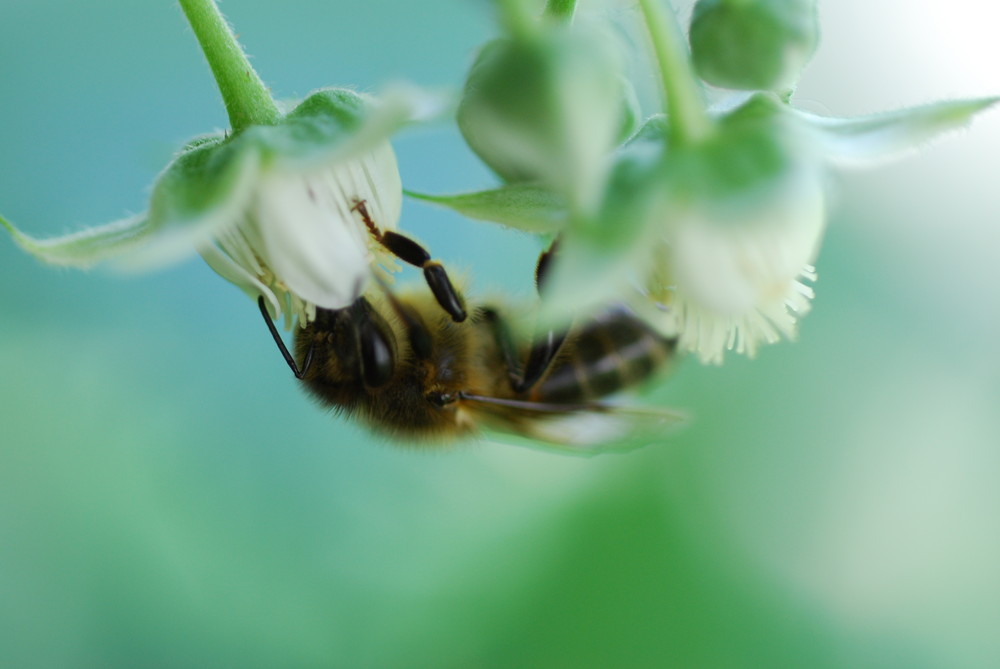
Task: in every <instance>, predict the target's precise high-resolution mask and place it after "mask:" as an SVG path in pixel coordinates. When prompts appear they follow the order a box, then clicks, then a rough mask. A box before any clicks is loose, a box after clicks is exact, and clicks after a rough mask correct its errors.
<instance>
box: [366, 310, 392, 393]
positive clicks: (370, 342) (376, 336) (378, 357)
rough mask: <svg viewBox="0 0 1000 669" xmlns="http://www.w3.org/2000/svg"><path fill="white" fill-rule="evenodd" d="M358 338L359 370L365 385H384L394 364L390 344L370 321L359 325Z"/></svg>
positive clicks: (389, 377)
mask: <svg viewBox="0 0 1000 669" xmlns="http://www.w3.org/2000/svg"><path fill="white" fill-rule="evenodd" d="M360 340H361V341H360V343H361V372H362V376H363V377H364V381H365V385H367V386H368V387H370V388H379V387H381V386H384V385H385V384H386V383H388V382H389V379H391V378H392V373H393V369H394V368H395V365H396V360H395V356H394V355H393V352H392V345H391V344H390V343H389V340H388V339H387V338H386V336H385V334H384V333H383V332H382V331H381V330H379V328H378V327H377V326H376V325H375V324H374V323H372V322H371V321H366V322H365V323H364V325H363V326H362V327H361V331H360Z"/></svg>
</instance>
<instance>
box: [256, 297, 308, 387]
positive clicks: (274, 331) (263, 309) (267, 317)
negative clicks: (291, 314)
mask: <svg viewBox="0 0 1000 669" xmlns="http://www.w3.org/2000/svg"><path fill="white" fill-rule="evenodd" d="M257 306H258V307H259V308H260V313H261V315H262V316H263V317H264V322H265V323H266V324H267V329H268V331H269V332H270V333H271V337H273V338H274V343H275V344H277V345H278V350H279V351H281V356H282V357H283V358H284V359H285V362H287V363H288V367H289V368H290V369H291V370H292V374H294V375H295V378H297V379H302V378H303V377H304V376H305V375H306V372H307V371H309V366H310V365H311V364H312V359H313V344H312V343H311V342H310V344H309V348H308V349H307V350H306V358H305V360H303V361H302V369H301V370H300V369H299V366H298V365H297V364H295V358H293V357H292V354H291V353H289V352H288V348H287V347H286V346H285V342H284V340H283V339H282V338H281V334H280V333H279V332H278V328H276V327H274V321H273V320H272V319H271V314H269V313H268V311H267V304H266V303H265V302H264V296H263V295H261V296H260V297H258V298H257Z"/></svg>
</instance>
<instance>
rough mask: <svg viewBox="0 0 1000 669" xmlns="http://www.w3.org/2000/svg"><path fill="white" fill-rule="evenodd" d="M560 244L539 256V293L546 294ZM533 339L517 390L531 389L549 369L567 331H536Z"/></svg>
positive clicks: (536, 275) (554, 245) (537, 267)
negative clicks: (553, 259) (549, 276)
mask: <svg viewBox="0 0 1000 669" xmlns="http://www.w3.org/2000/svg"><path fill="white" fill-rule="evenodd" d="M558 244H559V240H558V239H557V240H556V241H554V242H552V245H551V246H549V248H548V249H547V250H545V251H542V253H541V255H539V256H538V264H537V265H536V266H535V286H536V288H537V289H538V294H539V295H544V294H545V281H546V278H547V277H548V272H549V269H550V267H551V266H552V258H553V256H555V255H556V253H557V252H558ZM532 341H533V342H534V344H533V345H532V347H531V351H530V352H529V353H528V362H527V363H526V364H525V365H524V376H523V377H522V379H521V382H520V383H519V384H518V385H517V386H516V387H515V390H516V391H517V392H520V393H523V392H526V391H528V390H530V389H531V387H532V386H534V385H535V384H536V383H538V380H539V379H541V378H542V376H543V375H544V374H545V372H546V370H548V368H549V365H551V364H552V361H553V360H555V357H556V354H557V353H558V352H559V348H560V347H561V346H562V344H563V342H564V341H566V331H565V330H564V331H563V332H560V333H556V332H554V331H552V330H546V331H545V332H537V331H536V332H535V337H534V339H533V340H532Z"/></svg>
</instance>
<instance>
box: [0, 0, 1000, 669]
mask: <svg viewBox="0 0 1000 669" xmlns="http://www.w3.org/2000/svg"><path fill="white" fill-rule="evenodd" d="M582 5H583V6H584V7H586V6H587V5H588V2H587V0H583V1H582ZM679 6H681V7H682V11H683V12H685V13H686V11H687V9H686V8H685V7H686V5H679ZM223 8H224V10H225V11H226V13H227V14H228V16H229V17H230V19H231V20H232V21H233V23H234V24H235V25H236V27H237V30H238V32H239V33H240V36H241V40H242V41H243V43H244V44H245V45H246V47H247V49H248V51H249V52H250V54H251V55H252V57H253V62H254V63H255V64H256V66H257V67H258V69H259V71H260V73H261V75H262V76H263V78H264V79H265V80H266V81H267V82H269V84H270V85H271V86H272V87H273V89H274V91H275V93H276V95H278V96H281V97H295V96H301V95H303V94H305V93H307V92H308V91H309V90H311V89H312V88H315V87H318V86H323V85H353V86H357V87H359V88H361V89H364V90H372V91H377V90H378V88H379V87H380V86H382V85H383V84H384V83H385V82H388V81H392V80H398V79H407V80H413V81H416V82H419V83H421V84H423V85H428V86H444V87H447V86H453V85H456V84H457V83H458V82H459V81H460V80H461V77H462V74H463V72H464V70H465V68H466V67H467V66H468V64H469V62H470V59H471V56H472V53H473V51H474V49H475V47H476V46H477V45H478V44H480V43H481V42H482V41H483V40H484V39H486V38H487V37H488V36H489V35H490V34H491V31H492V24H491V19H490V16H489V14H488V5H487V3H485V2H469V1H468V0H433V1H432V0H425V1H424V2H389V1H385V2H382V1H375V2H337V3H334V2H319V1H314V2H306V1H293V2H288V3H282V4H280V5H279V4H278V3H272V2H262V1H256V0H255V1H251V0H244V1H242V2H241V1H238V0H229V1H228V2H225V3H223ZM822 11H823V31H824V37H823V42H822V44H821V46H820V50H819V52H818V54H817V56H816V58H815V60H814V61H813V63H812V64H811V66H810V67H809V69H808V70H807V72H806V74H805V76H804V78H803V80H802V84H801V87H800V89H799V91H798V95H797V100H799V103H800V104H801V105H802V106H804V107H806V108H808V109H811V110H813V111H828V112H830V113H833V114H842V115H847V114H859V113H868V112H873V111H877V110H880V109H885V108H890V107H896V106H901V105H910V104H918V103H923V102H929V101H932V100H935V99H940V98H945V97H958V96H981V95H987V94H996V93H998V92H1000V75H998V74H997V72H998V70H997V69H996V67H995V64H996V63H997V62H1000V47H998V46H997V42H996V40H995V36H994V32H995V31H994V30H993V29H991V28H990V26H995V25H996V19H997V18H998V16H997V15H998V10H996V9H993V8H991V7H990V6H989V4H988V3H982V2H980V1H978V0H952V1H950V2H948V3H944V2H926V3H912V2H904V1H903V0H894V1H888V0H879V1H876V2H866V1H865V0H837V1H836V2H827V3H823V6H822ZM619 13H621V10H619ZM225 125H226V118H225V114H224V110H223V108H222V105H221V103H220V102H219V99H218V96H217V93H216V91H215V89H214V84H213V82H212V80H211V78H210V76H209V73H208V68H207V67H206V66H205V64H204V62H203V61H202V59H201V56H200V54H199V52H198V49H197V46H196V43H195V40H194V38H193V36H192V34H191V32H190V30H189V29H188V28H187V27H186V24H185V22H184V20H183V17H182V15H181V12H180V11H179V9H178V8H177V7H176V6H175V5H174V4H173V3H171V2H167V1H166V0H163V1H161V2H142V3H139V2H135V3H125V2H111V1H109V0H93V1H91V2H86V3H82V2H72V1H69V0H66V1H48V0H46V1H43V0H32V1H30V2H29V1H28V0H5V2H4V3H3V4H2V5H0V211H3V213H4V214H5V215H6V216H8V217H9V218H10V219H12V220H13V221H15V222H16V223H18V224H19V225H21V226H23V227H24V228H25V229H27V230H28V231H30V232H33V233H36V234H40V235H48V234H57V233H61V232H64V231H67V230H72V229H76V228H78V227H80V226H84V225H91V224H96V223H99V222H103V221H106V220H111V219H115V218H118V217H120V216H123V215H125V214H127V213H130V212H136V211H141V210H142V209H143V208H144V206H145V204H144V197H145V196H146V194H147V193H148V185H149V184H150V183H151V181H152V180H153V178H154V177H155V175H156V173H157V171H158V170H159V169H160V167H161V166H162V165H163V164H164V163H165V162H166V160H167V159H168V158H169V156H170V155H171V152H172V151H173V150H174V149H175V148H176V147H177V146H178V145H179V144H180V143H181V142H182V141H183V140H184V139H186V138H187V137H189V136H192V135H195V134H198V133H202V132H205V131H208V130H212V129H214V128H221V127H225ZM396 148H397V150H398V153H399V160H400V166H401V170H402V175H403V180H404V184H406V185H407V186H408V187H410V188H413V189H416V190H426V191H433V192H443V191H454V190H460V189H467V188H468V189H471V188H477V187H482V186H485V185H487V184H489V183H490V181H489V175H488V174H487V173H486V172H485V170H483V169H482V168H481V167H479V166H478V165H477V163H476V162H475V160H473V159H472V157H471V156H470V155H469V154H468V152H467V151H466V150H465V149H464V148H463V146H462V144H461V143H460V141H459V139H458V137H457V134H456V133H455V132H454V131H453V130H452V129H450V128H448V127H446V126H442V127H439V128H436V129H425V130H420V131H411V132H409V133H407V134H404V135H401V136H400V137H399V138H398V141H397V142H396ZM998 148H1000V118H998V115H997V113H995V112H990V113H988V114H987V115H984V116H983V118H982V119H980V120H978V121H977V122H976V123H975V124H974V126H973V128H972V129H971V131H969V132H963V133H959V134H955V135H953V136H951V137H949V138H947V139H946V140H944V141H941V142H939V143H936V144H934V145H932V146H931V147H929V148H927V149H926V150H924V151H923V152H921V153H920V154H918V155H916V156H915V157H911V158H910V159H908V160H906V161H904V162H899V163H893V164H892V165H889V166H886V167H884V168H880V169H878V170H873V171H865V172H846V173H842V174H836V175H834V176H833V177H832V189H833V193H834V197H833V202H832V212H833V214H832V221H831V225H830V229H829V232H828V236H827V241H826V244H825V246H824V248H823V251H822V255H821V257H820V260H819V263H818V268H819V274H820V281H819V283H818V284H817V287H816V290H817V294H818V296H817V299H816V301H815V308H814V311H813V313H812V314H810V315H809V316H808V317H807V318H806V319H805V320H804V322H803V324H802V329H801V336H800V341H799V342H797V343H795V344H787V343H785V344H782V345H778V346H773V347H767V348H766V349H765V350H763V351H762V353H761V354H760V355H759V356H758V358H757V359H756V360H754V361H747V360H743V359H738V358H735V357H733V358H731V359H730V360H729V361H728V362H727V364H726V365H725V366H723V367H719V368H715V367H702V366H699V365H698V364H697V362H696V361H695V360H687V361H686V362H684V364H683V365H681V367H680V369H679V370H678V372H677V373H676V374H675V376H674V377H673V378H672V380H670V381H669V382H668V383H666V384H665V385H664V387H663V388H662V390H661V391H657V401H661V402H663V403H664V404H668V405H672V406H678V407H682V408H684V409H685V410H687V411H689V412H690V414H691V415H692V416H693V420H692V421H691V423H690V424H689V426H688V427H687V428H686V429H684V430H683V431H681V432H679V433H678V434H676V435H674V436H672V437H671V438H670V439H669V440H667V441H665V443H663V444H660V445H657V446H655V447H650V448H647V449H645V450H642V451H639V452H636V453H634V454H630V455H627V456H608V457H601V458H596V459H591V460H580V459H573V458H567V457H560V456H556V455H549V454H545V453H540V452H535V451H532V450H526V449H521V448H517V447H513V446H506V445H502V444H493V443H481V444H474V445H470V446H467V447H464V448H461V449H458V450H456V451H453V452H433V453H426V452H416V451H413V450H406V449H398V448H393V447H390V446H388V445H386V444H383V443H381V442H379V441H378V440H375V439H372V438H370V437H369V436H367V435H366V434H365V433H364V432H363V431H361V430H360V429H358V428H357V427H355V426H354V425H351V424H346V423H343V422H341V421H338V420H336V419H333V418H331V417H330V416H328V415H326V414H325V413H324V412H323V411H322V410H319V409H318V408H317V407H315V406H314V405H312V404H311V403H310V402H309V401H308V400H307V399H306V398H305V397H304V396H303V395H302V393H300V391H299V390H298V388H297V387H296V385H295V383H294V380H293V379H292V378H291V376H290V375H289V373H288V370H287V368H286V367H285V366H284V364H283V362H282V361H281V359H280V357H279V356H278V354H277V352H276V351H275V350H274V347H273V343H272V342H271V341H270V338H269V337H268V335H267V332H266V330H265V329H264V327H263V324H262V323H261V322H260V318H259V315H258V314H257V312H256V308H255V306H254V305H253V304H252V303H251V302H250V301H248V300H247V299H246V298H245V297H244V296H243V295H242V294H241V293H239V292H238V291H237V290H236V289H235V288H233V287H232V286H230V285H228V284H226V283H225V282H222V281H219V280H217V278H216V277H215V276H214V275H213V274H212V273H211V272H210V271H209V270H208V269H207V268H206V267H205V266H204V265H203V264H202V263H201V261H200V260H198V259H192V260H190V261H188V262H185V263H183V264H180V265H178V266H175V267H171V268H169V269H167V270H164V271H160V272H157V273H154V274H148V275H135V276H122V275H117V274H113V273H110V272H106V271H100V270H96V271H92V272H88V273H84V272H78V271H71V270H60V269H53V268H48V267H44V266H41V265H39V264H37V263H36V262H35V261H33V260H32V259H31V258H29V257H27V256H26V255H24V254H22V253H21V252H19V251H18V250H17V249H16V248H15V247H14V245H13V244H12V243H10V242H9V241H8V240H6V239H0V665H2V666H10V667H60V666H67V667H68V666H72V667H91V666H93V667H98V666H99V667H131V666H164V667H167V666H170V667H176V666H240V667H255V666H260V667H270V666H289V667H300V666H301V667H313V666H315V667H319V666H336V667H513V666H519V667H610V666H615V667H762V666H767V667H909V668H920V667H928V668H930V667H942V668H944V667H947V668H956V667H989V666H997V665H1000V635H997V634H996V630H997V628H998V623H1000V569H998V567H997V565H998V564H1000V523H998V520H997V518H998V512H1000V492H998V486H997V483H996V482H997V480H998V479H1000V471H998V469H1000V467H998V465H1000V456H998V447H1000V424H998V423H1000V419H998V411H997V407H998V400H1000V347H998V345H997V338H998V335H1000V298H998V291H997V286H1000V262H998V259H997V257H998V254H1000V233H998V226H997V213H998V204H997V202H998V199H997V187H996V175H997V174H998V173H1000V170H998V167H1000V166H998V161H1000V151H998ZM403 226H404V227H405V228H406V229H407V230H409V231H411V232H412V233H414V234H415V235H417V236H418V237H419V238H421V239H422V240H423V241H425V242H426V243H427V244H428V245H429V246H430V247H431V248H432V249H433V251H434V253H435V255H437V256H438V257H440V258H442V259H443V260H444V261H445V262H446V263H448V264H449V265H450V266H453V267H455V268H458V269H460V270H461V269H464V270H466V271H467V272H468V275H469V276H470V279H471V281H472V288H471V290H472V292H473V293H487V292H490V291H494V290H500V291H504V292H510V293H514V294H520V295H528V294H529V293H530V288H531V287H530V274H531V268H532V266H533V263H534V255H535V254H536V252H537V250H538V246H537V244H536V243H535V242H534V241H533V240H531V239H529V238H526V237H523V236H520V235H518V234H517V233H511V232H506V231H502V230H498V229H494V228H491V227H489V226H486V225H483V224H478V223H470V222H464V221H462V220H460V219H458V218H457V217H455V216H452V215H450V214H448V213H446V212H443V211H440V210H436V209H432V208H429V207H426V206H423V205H421V204H419V203H413V202H407V203H406V204H405V208H404V220H403ZM410 278H415V277H413V276H412V275H410Z"/></svg>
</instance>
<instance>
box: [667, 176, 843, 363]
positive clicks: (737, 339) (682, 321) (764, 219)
mask: <svg viewBox="0 0 1000 669" xmlns="http://www.w3.org/2000/svg"><path fill="white" fill-rule="evenodd" d="M784 182H785V183H784V184H783V185H782V187H781V188H775V189H770V192H768V193H766V195H765V196H764V197H762V198H760V199H759V200H757V201H754V199H753V198H737V200H736V201H734V202H726V203H724V204H721V205H715V204H713V203H711V202H701V203H697V204H695V205H693V206H691V207H689V208H688V209H687V210H686V211H684V212H683V213H682V214H680V215H678V216H675V217H673V220H671V221H668V222H665V224H664V226H663V228H664V229H665V230H666V231H667V234H666V235H665V236H664V237H663V238H662V240H661V246H660V248H659V250H658V252H657V254H656V256H657V257H656V259H654V261H653V266H652V275H651V277H650V282H649V289H650V294H651V296H652V297H653V298H654V299H655V300H656V301H657V302H658V303H659V304H660V305H662V308H663V314H662V318H661V325H662V329H663V330H664V332H665V334H668V335H670V336H676V337H678V338H679V341H678V344H679V346H680V347H681V348H683V349H685V350H688V351H691V352H693V353H696V354H697V355H698V356H699V357H700V359H701V360H702V361H703V362H711V363H721V362H722V358H723V353H724V351H725V350H735V351H736V352H737V353H744V354H747V355H749V356H753V355H754V354H755V353H756V351H757V348H758V347H759V345H760V344H761V343H774V342H777V341H778V340H780V339H781V337H782V336H784V337H786V338H788V339H794V338H795V333H796V323H797V321H798V319H799V318H800V317H801V316H803V315H805V314H806V313H807V312H808V311H809V307H810V305H809V300H810V299H812V297H813V291H812V288H811V287H809V286H808V285H807V284H806V283H804V281H808V282H812V281H815V279H816V275H815V272H814V269H813V263H814V262H815V258H816V254H817V251H818V249H819V245H820V241H821V239H822V236H823V231H824V228H825V223H826V214H825V210H824V198H823V189H822V185H821V182H820V179H819V178H817V175H815V174H812V173H810V172H807V171H792V172H789V174H788V175H787V177H786V178H785V179H784Z"/></svg>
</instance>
